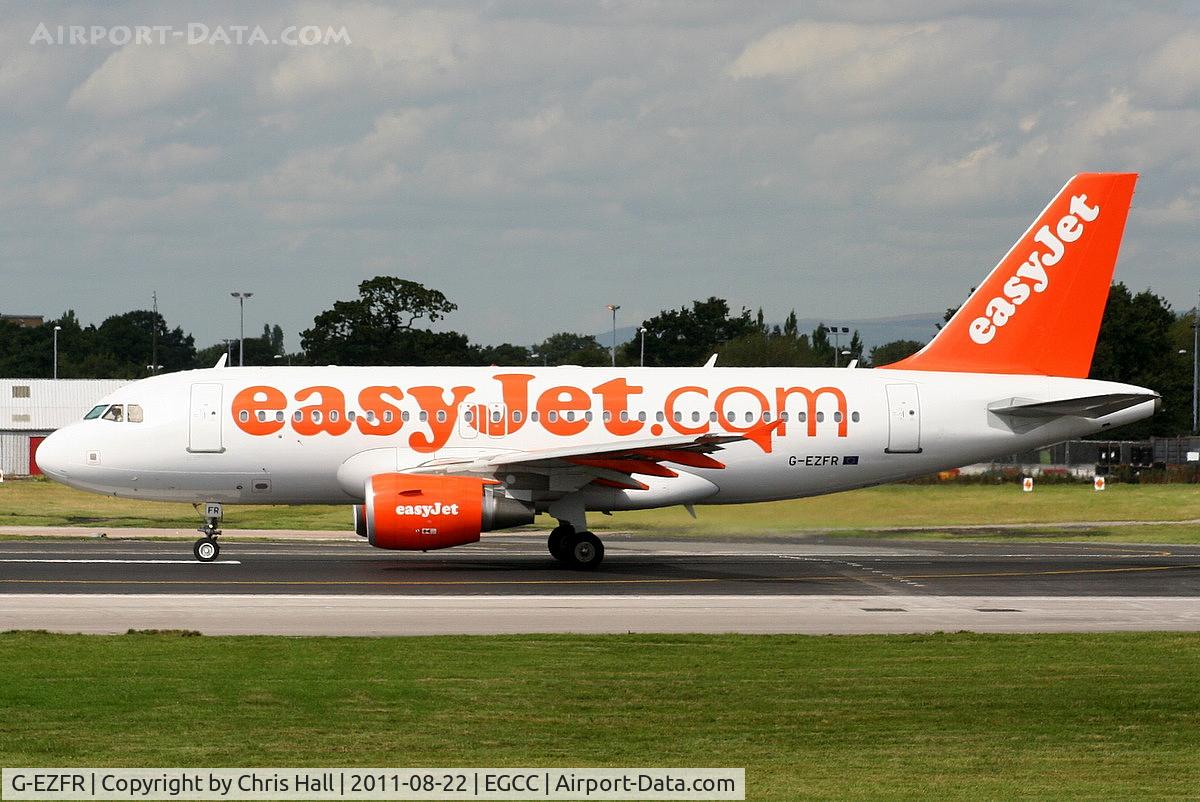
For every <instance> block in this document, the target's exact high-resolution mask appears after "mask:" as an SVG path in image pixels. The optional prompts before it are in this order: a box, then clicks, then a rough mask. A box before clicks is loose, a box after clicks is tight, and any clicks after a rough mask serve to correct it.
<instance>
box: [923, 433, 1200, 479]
mask: <svg viewBox="0 0 1200 802" xmlns="http://www.w3.org/2000/svg"><path fill="white" fill-rule="evenodd" d="M1025 476H1036V477H1038V480H1039V481H1040V482H1043V483H1046V482H1050V483H1055V482H1091V481H1092V480H1093V478H1095V477H1096V476H1105V477H1108V478H1109V479H1110V480H1111V481H1115V482H1124V483H1134V484H1137V483H1140V484H1151V483H1154V484H1158V483H1164V482H1183V483H1192V484H1195V483H1200V437H1152V438H1150V439H1148V440H1064V441H1063V442H1061V443H1054V444H1053V445H1049V446H1046V447H1045V448H1039V449H1036V450H1033V451H1024V452H1021V453H1018V454H1012V455H1011V456H1009V457H1004V458H1001V459H997V460H993V461H992V462H986V463H980V464H978V465H968V466H966V467H963V468H960V469H958V470H954V471H943V472H942V473H940V474H938V475H937V477H936V478H934V477H930V478H929V479H928V480H926V481H943V482H944V481H957V482H964V483H972V484H976V483H978V484H1005V483H1009V482H1019V481H1020V480H1021V479H1022V478H1023V477H1025Z"/></svg>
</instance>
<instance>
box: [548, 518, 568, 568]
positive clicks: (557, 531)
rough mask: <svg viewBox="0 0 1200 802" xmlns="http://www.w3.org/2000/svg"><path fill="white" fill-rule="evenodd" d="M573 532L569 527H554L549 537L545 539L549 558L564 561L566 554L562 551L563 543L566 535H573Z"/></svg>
mask: <svg viewBox="0 0 1200 802" xmlns="http://www.w3.org/2000/svg"><path fill="white" fill-rule="evenodd" d="M574 532H575V530H574V529H572V528H571V527H569V526H556V527H554V529H552V530H550V537H548V538H546V548H548V549H549V550H550V556H551V557H553V558H554V559H556V560H563V561H566V559H567V554H566V551H565V550H564V549H563V541H564V540H565V539H566V537H567V536H568V535H571V534H574Z"/></svg>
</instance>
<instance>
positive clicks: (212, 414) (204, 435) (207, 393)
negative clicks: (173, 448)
mask: <svg viewBox="0 0 1200 802" xmlns="http://www.w3.org/2000/svg"><path fill="white" fill-rule="evenodd" d="M191 403H192V405H191V413H190V415H189V416H188V451H191V452H192V453H200V454H205V453H217V452H221V451H224V450H225V446H224V443H222V441H221V385H219V384H193V385H192V400H191Z"/></svg>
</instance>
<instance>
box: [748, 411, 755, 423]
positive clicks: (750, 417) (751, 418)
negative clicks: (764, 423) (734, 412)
mask: <svg viewBox="0 0 1200 802" xmlns="http://www.w3.org/2000/svg"><path fill="white" fill-rule="evenodd" d="M753 422H754V413H753V412H747V413H746V423H753Z"/></svg>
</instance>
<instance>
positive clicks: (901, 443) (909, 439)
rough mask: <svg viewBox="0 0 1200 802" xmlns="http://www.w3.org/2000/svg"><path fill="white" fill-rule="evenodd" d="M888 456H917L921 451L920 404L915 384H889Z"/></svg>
mask: <svg viewBox="0 0 1200 802" xmlns="http://www.w3.org/2000/svg"><path fill="white" fill-rule="evenodd" d="M887 398H888V446H887V453H889V454H918V453H920V451H921V402H920V398H919V397H918V396H917V385H915V384H889V385H888V386H887Z"/></svg>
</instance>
